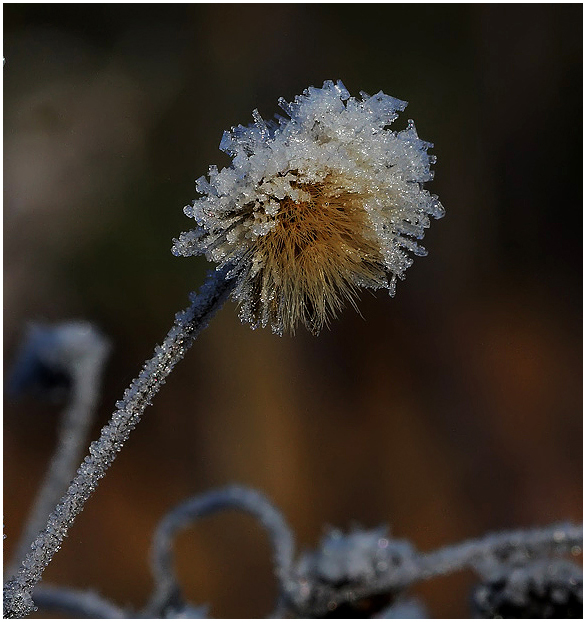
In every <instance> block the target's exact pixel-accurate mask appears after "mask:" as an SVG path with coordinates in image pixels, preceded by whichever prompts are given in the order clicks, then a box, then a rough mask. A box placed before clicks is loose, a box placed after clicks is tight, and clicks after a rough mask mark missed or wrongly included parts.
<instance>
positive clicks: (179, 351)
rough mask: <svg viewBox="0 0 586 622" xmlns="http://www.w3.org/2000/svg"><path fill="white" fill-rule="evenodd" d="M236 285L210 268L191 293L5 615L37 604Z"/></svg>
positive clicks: (10, 595) (7, 590)
mask: <svg viewBox="0 0 586 622" xmlns="http://www.w3.org/2000/svg"><path fill="white" fill-rule="evenodd" d="M232 287H233V281H231V280H228V279H226V278H225V271H218V272H215V273H212V274H210V276H208V279H207V280H206V282H205V283H204V285H203V286H202V288H201V290H200V292H199V294H198V295H197V296H196V295H192V296H191V305H190V307H188V308H187V309H186V310H185V311H182V312H180V313H178V314H177V315H176V317H175V324H174V326H173V327H172V328H171V330H170V331H169V333H168V334H167V336H166V337H165V340H164V341H163V343H162V345H161V346H157V347H156V348H155V354H154V356H153V357H152V358H151V359H150V360H149V361H147V362H146V363H145V365H144V367H143V369H142V371H141V372H140V374H139V376H138V377H137V378H136V379H135V380H133V382H132V383H131V385H130V387H129V388H128V389H127V390H126V391H125V393H124V396H123V398H122V400H120V401H119V402H117V404H116V408H117V410H116V411H115V412H114V414H113V415H112V417H111V418H110V421H109V422H108V424H107V425H106V426H104V428H103V429H102V431H101V434H100V438H99V439H98V440H97V441H94V442H93V443H92V444H91V445H90V447H89V454H88V455H87V456H86V457H85V459H84V461H83V463H82V464H81V466H80V467H79V469H78V470H77V474H76V476H75V478H74V480H73V481H72V483H71V485H70V486H69V488H68V490H67V492H66V494H65V495H64V496H63V497H62V498H61V501H60V502H59V504H58V505H57V507H56V508H55V510H54V511H53V512H52V514H51V515H50V516H49V519H48V521H47V526H46V527H45V529H44V531H42V532H41V533H40V534H39V535H38V536H37V538H36V539H35V540H34V542H33V543H32V544H31V551H30V552H29V554H28V555H27V556H26V557H25V559H24V560H23V562H22V564H21V566H20V569H19V571H18V573H17V574H16V575H15V576H14V577H13V578H12V579H11V580H10V581H8V582H7V583H6V584H5V586H4V617H12V618H13V617H17V618H21V617H24V616H25V615H27V614H28V613H30V612H31V611H32V610H33V609H34V603H33V599H32V596H31V594H32V591H33V589H34V587H35V585H36V584H37V582H38V581H39V580H40V578H41V576H42V573H43V571H44V569H45V568H46V566H47V565H48V564H49V563H50V561H51V559H52V557H53V555H54V554H55V552H56V551H57V550H59V548H60V547H61V542H62V541H63V539H64V538H65V536H66V535H67V532H68V530H69V527H70V526H71V525H72V524H73V521H74V520H75V517H76V516H77V515H78V514H79V513H80V512H81V511H82V510H83V508H84V506H85V503H86V501H87V500H88V498H89V497H90V495H91V493H92V492H93V491H94V490H95V489H96V487H97V485H98V483H99V480H100V479H101V478H102V477H103V476H104V475H105V473H106V471H107V469H108V467H109V466H110V464H111V463H112V461H113V460H114V459H115V458H116V455H117V454H118V452H119V451H120V450H121V449H122V446H123V445H124V443H125V442H126V440H127V439H128V437H129V435H130V433H131V431H132V430H133V429H134V427H135V426H136V425H137V423H138V422H139V420H140V418H141V416H142V413H143V411H144V409H145V408H146V407H147V406H148V405H149V404H150V403H151V400H152V399H153V397H154V396H155V395H156V393H157V392H158V390H159V389H160V387H161V385H162V384H163V383H164V382H165V379H166V378H167V376H168V375H169V374H170V373H171V370H172V369H173V367H174V366H175V364H176V363H177V362H178V361H180V360H181V359H182V358H183V356H184V355H185V352H186V351H187V350H188V349H189V347H190V346H191V344H192V343H193V341H194V340H195V338H196V337H197V335H198V334H199V333H200V332H201V331H202V330H203V329H204V328H205V327H206V326H207V324H208V322H209V320H210V319H211V318H212V317H213V315H214V314H215V313H216V311H218V309H220V307H221V306H222V304H223V303H224V301H225V300H226V298H227V297H228V294H229V293H230V291H231V289H232Z"/></svg>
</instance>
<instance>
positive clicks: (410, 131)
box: [173, 81, 444, 334]
mask: <svg viewBox="0 0 586 622" xmlns="http://www.w3.org/2000/svg"><path fill="white" fill-rule="evenodd" d="M279 105H280V106H281V108H283V110H284V111H285V112H286V113H287V114H288V115H289V118H284V117H277V120H276V121H268V122H266V121H264V120H263V119H262V117H261V116H260V114H259V113H258V111H256V110H255V111H254V112H253V118H254V123H253V124H252V125H250V126H249V127H243V126H238V127H235V128H232V130H231V131H230V132H225V133H224V136H223V137H222V141H221V143H220V149H221V150H222V151H225V152H226V153H228V154H229V155H230V156H231V157H232V164H231V166H229V167H227V168H224V169H222V170H221V171H219V170H218V168H217V167H215V166H211V167H210V169H209V180H208V179H206V178H205V177H201V178H200V179H198V181H197V184H196V188H197V191H198V192H199V193H200V194H201V195H203V196H202V197H201V198H199V199H197V200H195V201H194V203H193V205H192V206H187V207H186V208H185V210H184V211H185V214H186V215H187V216H189V217H191V218H194V219H195V221H196V223H197V228H195V229H194V230H192V231H188V232H186V233H183V234H181V236H180V237H179V239H178V240H175V241H174V246H173V252H174V253H175V254H176V255H183V256H191V255H200V254H205V256H206V257H207V258H208V260H210V261H214V262H218V263H219V266H218V267H219V268H223V267H227V268H228V269H229V272H228V276H229V277H233V278H235V279H236V285H235V288H234V290H233V293H232V297H233V298H234V300H236V301H237V302H238V303H239V304H240V317H241V319H242V320H243V321H246V322H249V323H250V324H251V325H252V327H253V328H256V327H258V326H263V327H265V326H267V325H270V326H271V328H272V329H273V331H274V332H275V333H278V334H282V333H283V331H285V330H288V331H291V332H293V331H294V330H295V326H296V324H297V322H298V321H302V322H303V323H304V324H305V325H306V326H307V327H308V328H309V329H310V330H311V331H312V332H314V333H317V332H319V330H320V329H321V328H322V327H323V325H324V324H326V323H327V322H328V319H329V317H330V316H332V315H335V313H336V312H337V311H339V310H340V309H341V307H342V304H343V300H344V299H350V300H353V299H354V297H355V295H356V293H357V290H358V289H359V288H361V287H368V288H372V289H380V288H386V289H388V290H389V292H390V294H391V295H393V294H394V291H395V284H396V280H397V278H401V279H402V278H403V277H404V273H405V270H406V269H407V268H408V267H409V266H410V265H411V263H412V261H413V260H412V259H411V257H410V256H409V255H408V253H407V251H410V252H411V253H413V254H415V255H424V254H425V249H423V248H422V247H421V246H419V244H418V243H417V242H416V240H420V239H421V238H423V235H424V229H425V228H426V227H428V226H429V217H430V216H433V217H434V218H440V217H441V216H443V213H444V211H443V208H442V206H441V204H440V203H439V201H438V200H437V197H435V196H434V195H431V194H430V193H429V192H427V191H426V190H424V189H423V187H422V184H423V183H424V182H427V181H429V180H431V179H432V177H433V173H432V172H431V170H430V165H431V164H433V162H434V160H435V158H434V156H430V155H428V153H427V150H428V149H429V148H430V147H431V146H432V144H431V143H428V142H425V141H423V140H420V139H419V137H418V136H417V133H416V131H415V126H414V124H413V122H412V121H409V123H408V126H407V129H405V130H402V131H399V132H395V131H392V130H390V129H389V126H390V124H391V123H392V122H393V121H394V120H395V119H396V118H397V116H398V112H399V111H402V110H404V109H405V106H406V105H407V104H406V102H403V101H400V100H398V99H395V98H393V97H390V96H388V95H385V94H384V93H383V92H382V91H381V92H380V93H377V94H376V95H373V96H372V97H370V96H369V95H367V94H366V93H361V99H356V98H354V97H350V94H349V93H348V91H347V90H346V88H345V87H344V85H343V84H342V83H341V82H340V81H338V82H337V83H336V84H334V83H333V82H331V81H327V82H324V85H323V87H322V88H314V87H309V88H308V89H306V91H305V92H304V94H303V95H300V96H297V97H296V98H295V100H294V101H293V102H292V103H287V102H286V101H285V100H283V99H281V100H280V101H279Z"/></svg>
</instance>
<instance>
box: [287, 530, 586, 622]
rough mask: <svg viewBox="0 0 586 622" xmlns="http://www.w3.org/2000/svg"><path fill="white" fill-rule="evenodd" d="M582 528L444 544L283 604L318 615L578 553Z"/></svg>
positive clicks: (320, 586) (294, 596)
mask: <svg viewBox="0 0 586 622" xmlns="http://www.w3.org/2000/svg"><path fill="white" fill-rule="evenodd" d="M582 538H583V527H582V526H581V525H580V526H576V525H571V524H568V523H562V524H557V525H551V526H550V527H543V528H537V529H526V530H520V531H512V532H505V533H497V534H489V535H487V536H484V537H483V538H479V539H477V540H469V541H467V542H463V543H461V544H455V545H452V546H446V547H444V548H441V549H439V550H437V551H434V552H432V553H423V554H415V555H413V557H412V558H410V559H406V560H404V561H403V562H402V563H401V564H399V565H395V566H392V565H391V566H390V567H389V569H388V570H387V572H385V573H384V574H382V575H381V576H380V577H378V578H377V579H376V580H374V581H370V582H369V583H368V584H365V585H358V586H351V587H342V588H337V587H333V586H330V585H328V584H325V583H319V584H314V585H313V586H312V587H311V588H310V589H309V590H306V591H305V592H302V591H300V590H297V591H293V592H291V593H290V594H289V595H288V596H289V602H290V603H291V604H292V605H293V608H294V611H295V614H296V615H297V616H299V617H304V618H305V617H320V616H322V615H323V614H326V613H328V611H329V612H330V614H331V612H332V610H335V609H336V608H338V607H339V606H341V605H344V604H345V603H352V602H356V601H359V600H361V599H363V598H369V597H371V596H373V595H375V594H383V593H387V592H392V593H397V592H399V591H401V590H403V589H405V588H406V587H408V586H409V585H412V584H413V583H416V582H418V581H422V580H424V579H430V578H431V577H434V576H439V575H445V574H449V573H452V572H456V571H460V570H464V569H466V568H471V569H475V570H478V567H479V565H481V564H484V565H486V564H487V563H490V561H491V560H492V561H493V562H496V563H501V562H506V561H508V560H510V559H516V558H518V557H519V556H521V557H522V558H523V559H525V560H528V559H529V558H539V557H541V558H543V557H548V556H551V555H564V554H568V553H573V552H578V551H579V552H581V550H582Z"/></svg>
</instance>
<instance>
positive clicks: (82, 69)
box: [3, 4, 582, 617]
mask: <svg viewBox="0 0 586 622" xmlns="http://www.w3.org/2000/svg"><path fill="white" fill-rule="evenodd" d="M3 10H4V55H5V57H6V59H7V62H6V66H5V68H4V331H5V332H4V343H5V350H6V354H5V357H6V358H5V366H6V369H7V370H8V369H9V365H10V362H11V361H12V360H13V358H14V355H15V351H16V347H17V345H18V342H19V340H20V338H21V336H22V334H23V333H24V330H25V326H26V323H27V322H28V321H29V320H46V321H55V322H56V321H61V320H65V319H87V320H91V321H93V322H95V323H96V324H97V325H98V326H99V327H100V328H101V329H102V330H103V331H104V332H105V333H106V334H107V335H109V336H110V338H111V339H112V341H113V344H114V350H113V354H112V357H111V360H110V363H109V365H108V368H107V372H106V377H105V386H104V391H103V400H102V402H101V407H100V410H99V414H98V422H97V423H96V426H95V429H94V432H93V435H94V436H96V435H97V434H98V431H99V427H100V426H101V425H103V424H104V423H105V422H106V420H107V418H108V416H109V415H110V413H111V412H112V410H113V405H114V402H115V400H116V399H118V398H119V397H121V395H122V392H123V390H124V388H125V387H126V386H127V385H128V383H129V382H130V380H131V379H132V378H133V377H134V375H135V374H136V373H137V372H138V370H139V368H140V366H141V364H142V362H143V361H144V359H145V358H147V357H149V356H150V354H151V351H152V348H153V346H154V344H155V343H157V342H160V341H161V339H162V338H163V336H164V334H165V333H166V331H167V329H168V328H169V327H170V325H171V322H172V318H173V314H174V313H175V312H176V311H177V310H179V309H181V308H184V307H185V306H186V305H187V294H188V292H189V291H190V290H193V289H196V288H197V287H198V286H199V285H200V284H201V283H202V281H203V278H204V274H205V272H206V271H207V269H208V265H207V263H206V261H205V259H203V258H190V259H182V258H174V257H173V256H172V254H171V252H170V246H171V239H172V238H173V237H174V236H177V235H178V234H179V233H180V232H181V231H183V230H186V229H188V228H190V227H191V226H192V224H193V221H190V220H188V219H187V218H186V217H185V216H184V215H183V214H182V207H183V206H184V205H185V204H187V203H189V202H190V201H191V200H192V199H193V198H195V190H194V180H195V179H196V178H197V177H199V176H200V175H203V174H204V173H205V172H206V171H207V166H208V165H209V164H212V163H217V164H219V165H226V164H227V163H228V158H227V156H226V155H225V154H222V153H220V152H219V151H218V150H217V146H218V144H219V141H220V138H221V135H222V132H223V131H224V130H225V129H228V128H229V127H230V126H232V125H236V124H238V123H244V124H246V123H249V122H251V111H252V109H253V108H258V109H259V110H260V112H261V114H262V115H263V116H265V117H270V116H271V115H272V114H274V113H276V112H278V108H277V99H278V97H280V96H283V97H285V98H286V99H287V100H291V99H292V98H293V97H294V95H296V94H298V93H301V92H302V91H303V89H304V88H306V87H307V86H309V85H315V86H321V84H322V83H323V81H324V80H325V79H333V80H336V79H341V80H343V82H344V83H345V85H346V86H347V87H348V89H349V90H350V92H351V93H352V94H354V95H358V92H359V91H360V90H364V91H367V92H370V93H374V92H377V91H378V90H381V89H382V90H383V91H385V92H386V93H388V94H390V95H393V96H395V97H398V98H401V99H405V100H407V101H409V107H408V109H407V112H406V113H405V114H403V115H402V116H401V117H400V119H399V120H397V121H396V122H395V126H396V128H397V129H402V128H404V127H405V125H406V123H407V119H408V118H413V119H415V121H416V125H417V129H418V132H419V134H420V136H421V137H422V138H423V139H425V140H430V141H433V142H434V143H435V148H434V150H433V153H435V154H436V155H437V157H438V163H437V165H436V166H435V170H436V180H435V181H434V182H433V183H432V184H430V185H429V189H430V190H431V191H432V192H434V193H437V194H438V195H439V197H440V199H441V201H442V203H443V205H444V206H445V208H446V217H445V218H444V219H443V220H440V221H438V222H433V223H432V227H431V229H430V230H429V232H428V233H427V235H426V238H425V241H424V243H425V246H426V247H427V249H428V250H429V256H428V257H427V258H424V259H417V260H416V261H415V263H414V265H413V267H412V268H411V269H410V270H409V271H408V273H407V279H406V281H405V282H404V283H400V284H399V286H398V291H397V296H396V298H395V299H392V300H391V299H389V297H388V296H387V295H385V293H384V292H379V293H378V294H376V295H375V296H372V295H370V294H369V293H368V292H364V293H363V295H362V300H361V302H360V311H361V314H362V316H363V318H361V317H360V316H359V315H358V314H357V313H356V312H355V311H354V310H352V309H351V308H348V309H346V310H345V311H344V313H343V314H342V315H341V317H340V318H339V319H338V320H337V321H335V322H334V323H333V324H332V327H331V330H329V331H327V330H326V331H324V332H323V333H322V334H321V335H320V336H319V337H317V338H315V337H312V336H311V335H309V334H307V333H306V332H305V331H303V330H301V331H299V332H298V334H297V336H295V337H283V338H279V337H276V336H273V335H272V334H271V333H270V331H268V330H258V331H254V332H253V331H251V330H250V328H249V327H248V326H247V325H241V324H240V322H239V320H238V318H237V314H236V312H235V307H234V304H233V303H231V302H230V303H228V304H227V305H226V307H225V308H224V309H223V310H222V311H221V312H220V313H219V314H218V316H217V317H216V318H215V319H214V321H213V322H212V324H211V326H210V327H209V329H208V330H207V331H206V332H205V333H204V334H203V335H202V336H201V338H200V339H199V341H198V342H197V343H196V344H195V346H194V348H193V349H192V351H191V352H190V353H189V355H188V356H187V358H186V360H185V361H184V362H182V364H181V365H180V366H179V367H178V368H177V370H176V371H175V372H174V374H173V375H172V376H171V378H170V380H169V381H168V383H167V384H166V385H165V387H164V388H163V390H162V392H161V393H160V395H159V396H157V398H156V400H155V403H154V405H153V406H152V408H149V409H148V410H147V411H146V413H145V416H144V419H143V421H142V422H141V424H140V425H139V427H138V428H137V430H136V431H135V432H134V433H133V435H132V436H131V438H130V440H129V442H128V443H127V446H126V447H125V448H124V449H123V451H122V453H121V455H120V457H119V458H118V460H116V462H115V464H114V466H113V467H112V469H111V471H110V472H109V473H108V475H107V477H106V478H105V480H104V481H103V482H102V484H101V486H100V488H99V489H98V491H97V492H96V493H95V494H94V496H93V498H92V499H91V501H90V502H89V503H88V506H87V508H86V510H85V512H84V513H83V514H82V515H81V516H80V518H79V519H78V521H77V523H76V524H75V526H74V527H73V529H72V530H71V533H70V537H69V538H68V540H67V541H66V542H65V545H64V546H63V549H62V550H61V551H60V552H59V553H58V555H57V556H56V558H55V560H54V562H53V563H52V564H51V565H50V567H49V568H48V570H47V571H46V573H45V578H46V579H47V581H51V582H53V583H59V584H66V585H69V586H74V587H79V588H86V587H93V588H95V589H97V590H99V591H100V592H101V593H102V594H104V595H105V596H107V597H110V598H112V599H113V600H115V601H116V602H118V603H120V604H130V605H133V606H142V605H143V604H144V603H145V600H146V598H147V595H148V594H149V592H150V589H151V585H152V584H151V578H150V573H149V565H148V550H149V541H150V537H151V534H152V532H153V529H154V527H155V525H156V524H157V522H158V521H159V519H160V518H161V517H162V516H163V515H164V514H165V512H167V511H168V510H169V509H170V508H171V507H172V506H174V505H175V504H177V503H178V502H180V501H181V500H183V499H184V498H186V497H188V496H190V495H193V494H196V493H201V492H203V491H207V490H208V489H210V488H212V487H216V486H223V485H225V484H227V483H231V482H241V483H244V484H247V485H250V486H253V487H256V488H259V489H260V490H262V491H263V492H264V493H265V494H266V495H268V496H269V497H270V498H271V499H273V500H274V501H275V503H276V504H277V505H278V506H279V507H280V508H281V509H282V510H283V512H284V514H285V516H286V517H287V518H288V520H289V521H290V523H291V525H292V527H293V528H294V530H295V532H296V534H297V536H298V543H299V545H300V546H301V547H313V546H314V545H315V544H316V543H317V541H318V540H319V538H320V536H321V534H322V533H323V529H324V527H325V526H326V525H333V526H338V527H342V528H349V527H351V526H352V525H353V524H355V523H358V524H361V525H363V526H365V527H373V526H375V525H378V524H380V523H388V524H390V525H391V527H392V531H393V533H394V534H396V535H397V536H398V537H406V538H410V539H411V540H412V541H413V542H414V543H415V544H416V545H417V546H418V547H419V548H420V549H422V550H428V549H432V548H435V547H438V546H440V545H444V544H448V543H452V542H455V541H459V540H462V539H464V538H469V537H473V536H478V535H481V534H483V533H485V532H487V531H490V530H500V529H505V528H516V527H522V526H531V525H546V524H548V523H550V522H553V521H558V520H560V519H571V520H575V521H579V520H581V512H582V414H581V407H582V386H581V379H582V289H581V284H582V272H581V270H582V194H581V189H582V180H581V172H582V141H581V137H582V30H581V27H582V7H581V6H580V5H559V4H558V5H527V4H525V5H443V6H442V5H275V4H272V5H271V4H268V5H205V4H204V5H164V6H163V5H85V4H83V5H81V4H80V5H47V4H45V5H4V7H3ZM59 412H60V406H59V405H55V404H42V403H37V402H35V401H33V400H30V399H28V400H23V401H19V402H16V401H12V400H10V401H8V400H7V401H6V407H5V411H4V458H5V463H4V522H5V533H6V534H7V535H8V539H7V540H6V544H5V547H6V554H7V555H8V556H10V552H11V546H13V545H14V544H15V543H16V540H17V538H18V534H19V529H20V528H21V526H22V523H23V520H24V517H25V515H26V512H27V509H28V508H29V506H30V503H31V501H32V499H33V496H34V493H35V491H36V488H37V485H38V483H39V481H40V478H41V475H42V473H43V471H44V469H45V467H46V465H47V462H48V460H49V457H50V455H51V452H52V450H53V445H54V435H55V430H56V421H57V417H58V413H59ZM269 558H270V554H269V547H268V544H267V543H266V540H265V536H264V534H263V533H262V531H261V529H260V528H259V527H258V526H257V525H256V524H255V523H254V522H253V521H252V520H251V519H250V518H246V517H242V516H241V515H236V514H229V513H228V514H225V515H221V516H220V515H219V516H217V517H214V518H213V519H209V520H206V521H203V522H202V523H201V524H199V525H197V527H195V528H194V529H191V530H188V531H187V532H185V534H184V535H182V536H181V537H180V539H179V541H178V543H177V562H178V568H179V576H180V577H181V581H182V585H183V586H184V588H185V591H186V593H187V595H188V596H189V598H190V599H191V600H192V601H194V602H196V603H210V604H211V610H210V614H211V615H213V616H227V617H233V616H235V617H257V616H262V615H265V614H266V613H268V612H269V611H270V610H271V606H272V598H273V596H274V592H275V583H274V580H273V578H272V574H271V566H270V559H269ZM470 579H471V577H470V576H465V575H460V576H455V577H450V578H445V579H440V580H435V581H434V582H430V583H429V584H424V585H422V586H421V587H420V588H419V589H418V590H417V591H418V593H419V594H421V595H423V596H424V597H425V598H426V600H427V602H428V604H429V606H430V609H431V613H432V614H433V615H435V616H441V617H452V616H455V617H458V616H466V615H467V608H466V602H467V596H468V588H469V585H470Z"/></svg>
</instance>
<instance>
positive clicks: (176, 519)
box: [146, 486, 294, 615]
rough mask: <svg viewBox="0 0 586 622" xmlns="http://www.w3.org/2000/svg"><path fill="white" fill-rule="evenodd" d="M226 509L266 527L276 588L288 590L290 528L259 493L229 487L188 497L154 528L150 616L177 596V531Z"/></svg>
mask: <svg viewBox="0 0 586 622" xmlns="http://www.w3.org/2000/svg"><path fill="white" fill-rule="evenodd" d="M229 508H235V509H240V510H244V511H245V512H248V513H249V514H252V515H253V516H254V517H255V518H257V519H258V520H259V522H260V523H261V524H262V526H263V527H264V528H265V529H266V530H267V532H268V534H269V537H270V540H271V544H272V546H273V559H274V564H275V575H276V576H277V579H278V581H279V591H280V592H281V593H283V592H285V591H286V590H287V589H289V588H288V583H289V582H290V573H291V566H292V563H293V554H294V541H293V535H292V532H291V529H290V528H289V526H288V525H287V523H286V521H285V519H284V518H283V515H282V514H281V513H280V512H279V511H278V510H277V509H276V508H275V507H274V506H273V505H272V504H271V503H270V502H269V501H268V500H267V499H266V497H264V496H263V495H262V494H260V493H259V492H256V491H255V490H251V489H248V488H244V487H241V486H231V487H229V488H224V489H221V490H212V491H211V492H208V493H206V494H204V495H200V496H197V497H193V498H191V499H188V500H187V501H185V502H183V503H181V504H180V505H178V506H177V507H175V508H174V509H173V510H171V512H169V513H168V514H167V515H166V516H165V518H164V519H163V520H162V521H161V523H160V524H159V526H158V527H157V530H156V532H155V535H154V539H153V547H152V568H153V575H154V579H155V591H154V594H153V596H152V598H151V600H150V602H149V604H148V606H147V608H146V611H147V612H148V613H149V614H150V615H161V614H163V613H164V612H165V608H166V607H167V606H168V605H169V603H172V602H173V600H174V599H178V598H180V588H179V584H178V582H177V578H176V576H175V571H174V568H173V550H172V546H173V539H174V537H175V535H176V533H177V531H179V530H180V529H184V528H185V527H187V526H189V525H190V524H192V523H193V522H194V521H195V520H197V519H198V518H203V517H204V516H208V515H210V514H213V513H214V512H218V511H220V510H224V509H229Z"/></svg>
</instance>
